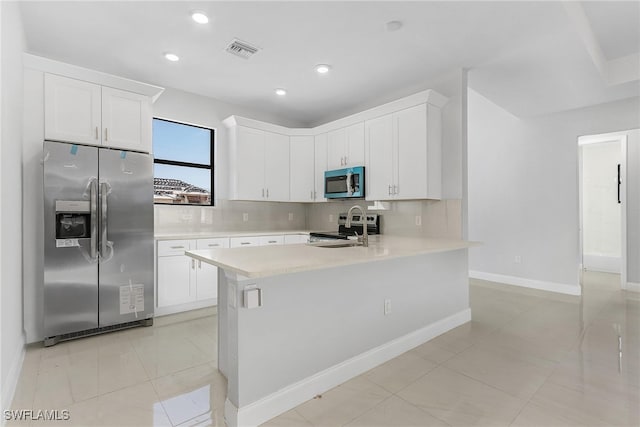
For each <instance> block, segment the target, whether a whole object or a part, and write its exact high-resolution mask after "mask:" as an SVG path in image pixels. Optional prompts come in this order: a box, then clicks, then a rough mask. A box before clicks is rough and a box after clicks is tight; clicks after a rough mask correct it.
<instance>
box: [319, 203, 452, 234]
mask: <svg viewBox="0 0 640 427" xmlns="http://www.w3.org/2000/svg"><path fill="white" fill-rule="evenodd" d="M354 204H357V205H361V206H364V205H365V204H366V205H367V210H371V211H374V210H375V212H377V213H378V214H380V215H381V216H382V217H381V219H380V229H381V231H382V233H383V234H394V235H399V236H415V235H419V236H423V237H442V238H451V239H460V238H461V236H462V228H461V225H462V219H461V212H462V211H461V206H462V205H461V200H458V199H452V200H409V201H394V202H378V203H376V204H375V205H374V203H373V202H364V201H362V200H360V201H354V200H350V201H332V202H327V203H318V204H314V205H309V207H308V208H307V225H308V227H309V229H311V230H318V231H324V230H336V229H337V228H338V223H337V221H338V214H339V213H342V212H347V211H348V210H349V208H350V207H351V206H353V205H354ZM416 217H418V218H419V219H418V220H417V219H416ZM418 223H419V225H417V224H418Z"/></svg>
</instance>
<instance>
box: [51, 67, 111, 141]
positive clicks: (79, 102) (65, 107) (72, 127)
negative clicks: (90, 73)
mask: <svg viewBox="0 0 640 427" xmlns="http://www.w3.org/2000/svg"><path fill="white" fill-rule="evenodd" d="M100 98H101V90H100V86H98V85H95V84H93V83H87V82H83V81H80V80H74V79H69V78H66V77H61V76H56V75H54V74H45V75H44V99H45V103H44V137H45V139H48V140H53V141H67V142H77V143H79V144H90V145H100V144H101V143H102V139H101V134H100V133H101V131H102V122H101V109H102V107H101V104H100Z"/></svg>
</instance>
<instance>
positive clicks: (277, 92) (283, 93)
mask: <svg viewBox="0 0 640 427" xmlns="http://www.w3.org/2000/svg"><path fill="white" fill-rule="evenodd" d="M286 94H287V91H286V90H284V89H282V88H278V89H276V95H278V96H285V95H286Z"/></svg>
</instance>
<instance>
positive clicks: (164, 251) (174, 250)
mask: <svg viewBox="0 0 640 427" xmlns="http://www.w3.org/2000/svg"><path fill="white" fill-rule="evenodd" d="M189 243H190V240H158V256H171V255H184V251H188V250H189V249H190V246H189Z"/></svg>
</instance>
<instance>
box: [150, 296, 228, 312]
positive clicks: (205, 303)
mask: <svg viewBox="0 0 640 427" xmlns="http://www.w3.org/2000/svg"><path fill="white" fill-rule="evenodd" d="M216 305H218V298H211V299H205V300H202V301H194V302H187V303H184V304H176V305H169V306H166V307H156V308H155V310H154V313H153V316H154V317H161V316H167V315H170V314H177V313H182V312H185V311H191V310H198V309H200V308H206V307H213V306H216Z"/></svg>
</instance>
